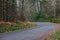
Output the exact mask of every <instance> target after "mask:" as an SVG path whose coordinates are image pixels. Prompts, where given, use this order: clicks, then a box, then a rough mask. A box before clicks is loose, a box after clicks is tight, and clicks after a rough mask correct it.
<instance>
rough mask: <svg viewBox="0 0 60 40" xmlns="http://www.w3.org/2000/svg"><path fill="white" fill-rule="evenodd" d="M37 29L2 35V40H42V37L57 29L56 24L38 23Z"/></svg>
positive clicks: (0, 35) (0, 38) (0, 36)
mask: <svg viewBox="0 0 60 40" xmlns="http://www.w3.org/2000/svg"><path fill="white" fill-rule="evenodd" d="M35 24H37V27H35V28H33V29H28V30H24V31H17V32H10V33H6V34H0V40H41V39H40V37H41V36H42V35H43V34H45V33H48V32H49V31H52V30H53V29H55V28H56V24H54V23H47V22H36V23H35Z"/></svg>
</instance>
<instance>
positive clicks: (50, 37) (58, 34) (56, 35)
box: [47, 31, 60, 40]
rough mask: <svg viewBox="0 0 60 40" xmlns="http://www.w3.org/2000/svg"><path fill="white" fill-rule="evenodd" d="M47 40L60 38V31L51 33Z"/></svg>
mask: <svg viewBox="0 0 60 40" xmlns="http://www.w3.org/2000/svg"><path fill="white" fill-rule="evenodd" d="M47 40H60V31H57V32H55V33H53V34H52V35H50V36H49V38H48V39H47Z"/></svg>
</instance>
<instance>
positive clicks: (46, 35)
mask: <svg viewBox="0 0 60 40" xmlns="http://www.w3.org/2000/svg"><path fill="white" fill-rule="evenodd" d="M59 29H60V24H56V28H55V29H53V30H52V31H50V32H48V33H46V34H44V35H42V37H41V40H47V38H48V37H49V36H50V35H51V34H52V33H55V32H56V31H57V30H59Z"/></svg>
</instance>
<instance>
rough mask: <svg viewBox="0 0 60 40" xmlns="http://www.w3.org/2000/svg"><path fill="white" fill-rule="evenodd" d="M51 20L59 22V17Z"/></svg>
mask: <svg viewBox="0 0 60 40" xmlns="http://www.w3.org/2000/svg"><path fill="white" fill-rule="evenodd" d="M52 22H54V23H60V18H55V19H53V20H52Z"/></svg>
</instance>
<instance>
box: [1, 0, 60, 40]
mask: <svg viewBox="0 0 60 40" xmlns="http://www.w3.org/2000/svg"><path fill="white" fill-rule="evenodd" d="M54 23H56V24H54ZM59 23H60V0H0V34H3V33H9V32H11V34H13V36H15V37H18V36H16V35H14V33H16V34H19V37H20V39H19V40H21V37H22V38H23V35H25V34H26V36H29V35H30V36H31V35H32V34H34V35H35V36H37V34H38V33H39V34H40V32H41V33H45V32H47V31H49V30H50V31H51V30H53V29H55V28H56V27H55V26H56V25H57V24H59ZM40 26H42V27H41V28H40ZM59 26H60V24H59V25H57V27H58V28H60V27H59ZM29 29H30V30H29ZM32 29H33V30H32ZM46 29H47V30H46ZM22 30H25V31H23V32H22V35H21V32H20V31H22ZM26 30H27V31H26ZM39 30H40V31H39ZM16 31H18V32H16ZM12 32H14V33H12ZM24 33H25V34H24ZM11 34H8V36H9V35H11ZM28 34H29V35H28ZM6 35H7V34H6ZM40 35H41V34H40ZM51 35H52V36H51ZM51 35H50V37H49V38H48V39H46V40H60V31H57V32H55V31H54V33H53V34H51ZM0 36H1V35H0ZM13 36H12V35H11V36H9V37H7V36H5V37H7V38H6V40H8V38H10V39H11V40H13ZM30 36H29V37H28V38H30ZM33 37H34V36H33ZM33 37H31V38H33ZM0 40H1V39H0ZM17 40H18V39H17ZM26 40H27V38H26ZM44 40H45V39H44Z"/></svg>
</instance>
